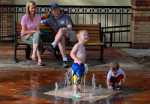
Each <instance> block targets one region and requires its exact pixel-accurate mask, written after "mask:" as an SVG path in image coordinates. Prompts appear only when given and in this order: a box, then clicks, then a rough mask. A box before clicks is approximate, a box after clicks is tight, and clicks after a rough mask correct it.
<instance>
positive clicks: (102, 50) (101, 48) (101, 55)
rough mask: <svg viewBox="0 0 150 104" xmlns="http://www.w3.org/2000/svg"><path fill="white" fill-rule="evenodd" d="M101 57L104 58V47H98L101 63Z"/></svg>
mask: <svg viewBox="0 0 150 104" xmlns="http://www.w3.org/2000/svg"><path fill="white" fill-rule="evenodd" d="M103 57H104V45H101V46H100V61H101V62H103V61H104V60H103Z"/></svg>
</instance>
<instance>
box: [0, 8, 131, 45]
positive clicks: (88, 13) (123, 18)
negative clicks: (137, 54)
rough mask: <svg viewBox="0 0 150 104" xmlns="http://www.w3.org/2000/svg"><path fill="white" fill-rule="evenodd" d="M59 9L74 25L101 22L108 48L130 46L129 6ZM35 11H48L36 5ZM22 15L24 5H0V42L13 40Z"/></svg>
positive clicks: (41, 13) (48, 9) (40, 13)
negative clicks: (17, 23) (69, 17)
mask: <svg viewBox="0 0 150 104" xmlns="http://www.w3.org/2000/svg"><path fill="white" fill-rule="evenodd" d="M61 8H62V9H63V10H64V12H65V13H66V14H68V15H70V16H71V18H72V20H73V23H74V24H97V23H99V22H101V25H102V27H103V28H102V29H103V33H104V36H105V38H104V39H105V43H106V44H108V46H119V47H121V46H127V47H129V46H130V44H131V35H130V23H131V15H132V9H131V7H130V6H71V5H70V6H61ZM37 9H38V10H37V13H38V14H39V15H41V16H42V15H43V14H44V13H45V12H47V11H50V7H49V6H48V5H38V8H37ZM24 13H25V6H24V5H0V42H4V41H13V40H14V34H15V31H14V29H15V24H16V22H20V19H21V16H22V15H23V14H24ZM122 26H123V28H122ZM116 27H117V28H116ZM119 27H120V28H119ZM110 30H111V31H110ZM123 30H126V31H123ZM123 44H125V45H123Z"/></svg>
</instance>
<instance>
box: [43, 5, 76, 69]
mask: <svg viewBox="0 0 150 104" xmlns="http://www.w3.org/2000/svg"><path fill="white" fill-rule="evenodd" d="M41 23H43V24H46V25H49V26H50V27H51V28H52V29H53V30H54V31H55V33H56V35H55V39H54V41H53V42H52V43H51V44H50V45H51V47H52V48H53V49H55V48H56V46H57V45H58V47H59V50H60V54H61V56H62V60H63V67H67V66H68V65H67V61H68V58H67V56H66V53H65V38H69V37H70V35H73V34H75V33H74V32H73V31H72V20H71V18H70V17H69V16H68V15H65V14H64V13H63V12H62V10H61V9H60V7H59V5H58V4H56V3H54V4H52V5H51V13H50V14H49V15H48V18H47V19H44V20H42V21H41Z"/></svg>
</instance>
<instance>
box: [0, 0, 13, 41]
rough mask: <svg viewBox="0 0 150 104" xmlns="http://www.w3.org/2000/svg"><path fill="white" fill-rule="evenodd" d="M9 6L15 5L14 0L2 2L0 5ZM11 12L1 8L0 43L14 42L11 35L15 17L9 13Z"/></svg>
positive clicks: (0, 0)
mask: <svg viewBox="0 0 150 104" xmlns="http://www.w3.org/2000/svg"><path fill="white" fill-rule="evenodd" d="M7 4H13V0H0V5H7ZM9 11H10V10H9V9H7V8H3V7H0V24H1V25H0V28H1V29H0V31H1V32H0V41H1V40H2V41H3V40H7V41H9V40H12V37H11V35H12V31H13V18H12V17H13V15H12V14H11V13H9ZM4 12H5V13H4ZM6 12H7V13H6Z"/></svg>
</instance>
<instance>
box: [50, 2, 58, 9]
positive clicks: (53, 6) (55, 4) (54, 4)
mask: <svg viewBox="0 0 150 104" xmlns="http://www.w3.org/2000/svg"><path fill="white" fill-rule="evenodd" d="M50 7H51V9H56V8H59V4H57V3H52V4H50Z"/></svg>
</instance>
